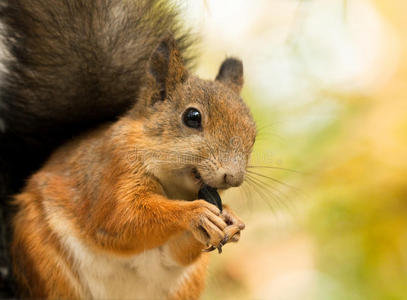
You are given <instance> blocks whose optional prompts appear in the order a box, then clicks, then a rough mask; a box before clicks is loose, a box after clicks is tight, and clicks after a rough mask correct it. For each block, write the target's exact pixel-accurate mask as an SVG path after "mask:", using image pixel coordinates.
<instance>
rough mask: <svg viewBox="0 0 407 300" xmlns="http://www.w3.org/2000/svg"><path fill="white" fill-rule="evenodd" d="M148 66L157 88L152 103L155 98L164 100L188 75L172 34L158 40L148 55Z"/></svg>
mask: <svg viewBox="0 0 407 300" xmlns="http://www.w3.org/2000/svg"><path fill="white" fill-rule="evenodd" d="M148 67H149V68H148V69H149V73H150V75H151V76H152V78H153V79H154V81H155V86H156V89H157V91H156V92H155V93H154V96H153V103H154V102H156V101H157V100H164V99H165V98H166V97H167V95H168V94H170V93H171V92H172V91H173V90H174V89H175V86H176V85H177V84H178V83H182V82H184V81H185V80H186V79H187V76H188V72H187V70H186V69H185V66H184V62H183V60H182V57H181V54H180V52H179V50H178V48H177V45H176V42H175V39H174V38H173V37H172V35H169V36H167V37H166V38H164V39H163V40H162V41H161V42H160V44H159V45H158V47H157V48H156V49H155V51H154V52H153V54H152V55H151V57H150V60H149V64H148Z"/></svg>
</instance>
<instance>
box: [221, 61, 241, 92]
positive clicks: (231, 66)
mask: <svg viewBox="0 0 407 300" xmlns="http://www.w3.org/2000/svg"><path fill="white" fill-rule="evenodd" d="M216 80H218V81H221V82H223V83H224V84H225V85H227V86H228V87H230V88H231V89H232V90H234V91H235V92H236V93H238V94H239V93H240V91H241V90H242V87H243V64H242V62H241V61H240V60H239V59H236V58H227V59H225V60H224V61H223V63H222V65H221V66H220V69H219V73H218V75H217V76H216Z"/></svg>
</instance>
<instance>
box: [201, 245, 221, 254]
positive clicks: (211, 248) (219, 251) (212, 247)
mask: <svg viewBox="0 0 407 300" xmlns="http://www.w3.org/2000/svg"><path fill="white" fill-rule="evenodd" d="M222 246H223V244H222V243H220V244H219V246H218V247H215V246H210V247H209V248H206V249H203V250H202V252H212V251H213V250H216V249H218V253H219V254H221V253H222Z"/></svg>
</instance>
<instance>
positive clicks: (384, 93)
mask: <svg viewBox="0 0 407 300" xmlns="http://www.w3.org/2000/svg"><path fill="white" fill-rule="evenodd" d="M174 1H175V2H177V3H180V5H181V7H182V10H183V13H184V18H185V19H186V20H188V24H189V25H190V26H191V27H192V28H193V29H194V31H196V32H198V33H199V34H200V35H201V37H202V40H201V45H200V47H199V51H200V55H199V60H198V64H197V71H198V74H199V75H200V76H202V77H204V78H214V77H215V76H216V73H217V70H218V68H219V66H220V64H221V62H222V60H223V59H224V58H225V57H226V56H231V55H232V56H237V57H240V58H241V59H242V60H243V62H244V65H245V80H246V81H245V88H244V91H243V97H244V99H245V101H246V102H247V103H248V104H249V106H250V107H251V109H252V111H253V114H254V117H255V119H256V121H257V125H258V131H259V136H258V139H257V142H256V146H255V151H254V153H253V155H252V161H251V163H250V165H251V166H252V167H250V168H249V171H250V173H249V174H248V179H247V180H246V182H245V184H244V185H243V187H241V188H239V189H237V190H235V191H230V192H228V193H227V194H226V195H225V197H224V202H226V203H228V204H230V205H231V206H232V207H233V208H234V210H235V211H236V212H237V213H238V214H239V215H240V216H241V217H242V218H243V219H244V220H245V223H246V230H245V231H244V232H243V235H242V239H241V241H240V242H239V244H236V245H228V246H227V247H225V248H224V252H223V253H222V254H221V255H218V254H216V253H212V255H211V256H212V262H211V266H210V270H209V273H210V275H209V278H208V283H207V289H206V292H205V295H204V297H203V299H208V300H209V299H222V300H228V299H290V300H291V299H292V300H296V299H302V300H303V299H324V300H326V299H350V300H353V299H355V300H356V299H407V185H406V178H407V100H406V99H405V98H406V96H407V84H406V83H407V54H406V49H405V48H406V46H407V2H406V1H404V0H392V1H388V0H351V1H346V0H303V1H299V0H251V1H248V0H206V1H203V0H201V1H193V0H189V1H188V0H187V1H180V0H179V1H178V0H174Z"/></svg>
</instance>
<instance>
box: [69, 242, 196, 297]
mask: <svg viewBox="0 0 407 300" xmlns="http://www.w3.org/2000/svg"><path fill="white" fill-rule="evenodd" d="M67 244H68V245H69V248H70V250H71V252H72V254H73V256H74V258H75V261H76V264H77V265H76V266H77V272H78V275H79V277H80V281H81V285H83V289H84V290H87V291H88V293H89V294H90V295H91V297H92V298H93V299H166V298H167V297H168V295H169V294H170V293H171V292H172V291H173V290H175V289H176V288H177V286H178V285H179V284H180V283H181V282H182V280H183V278H184V277H185V276H188V273H189V270H190V269H191V268H193V266H190V267H184V266H180V265H178V264H177V263H176V262H175V261H174V260H173V259H172V258H171V255H170V252H169V249H168V248H167V246H166V245H163V246H161V247H159V248H155V249H151V250H148V251H145V252H143V253H141V254H138V255H135V256H131V257H126V258H123V257H117V256H114V255H111V254H100V253H93V252H91V251H90V250H89V249H87V248H86V247H85V246H84V245H82V244H81V243H80V242H79V241H78V240H76V239H75V238H69V239H68V240H67Z"/></svg>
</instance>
